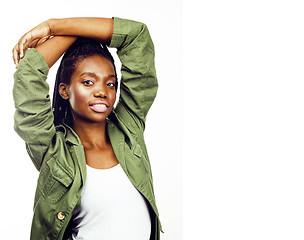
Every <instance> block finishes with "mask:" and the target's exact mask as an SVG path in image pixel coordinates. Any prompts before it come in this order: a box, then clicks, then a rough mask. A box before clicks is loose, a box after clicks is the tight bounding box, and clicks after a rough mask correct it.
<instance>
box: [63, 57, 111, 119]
mask: <svg viewBox="0 0 304 240" xmlns="http://www.w3.org/2000/svg"><path fill="white" fill-rule="evenodd" d="M115 82H116V76H115V70H114V66H113V64H112V63H111V62H110V61H109V60H107V59H105V58H103V57H101V56H97V55H96V56H91V57H87V58H85V59H83V60H82V61H81V62H80V63H79V64H78V66H77V68H76V70H75V72H74V73H73V75H72V77H71V82H70V85H66V84H64V83H61V84H60V86H59V91H60V94H61V96H62V97H63V98H65V99H68V100H69V102H70V106H71V110H72V114H73V120H74V121H86V122H90V123H93V122H96V123H97V122H104V121H105V120H106V118H107V117H108V116H109V114H110V113H111V111H112V109H113V106H114V103H115V100H116V90H115Z"/></svg>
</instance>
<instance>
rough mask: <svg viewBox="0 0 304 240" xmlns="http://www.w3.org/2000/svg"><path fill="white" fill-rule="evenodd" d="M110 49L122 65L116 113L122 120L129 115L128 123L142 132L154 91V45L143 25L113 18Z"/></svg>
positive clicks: (155, 81)
mask: <svg viewBox="0 0 304 240" xmlns="http://www.w3.org/2000/svg"><path fill="white" fill-rule="evenodd" d="M110 47H115V48H117V55H118V57H119V59H120V61H121V63H122V66H121V74H122V78H121V87H120V99H119V102H118V104H117V108H116V112H117V113H118V114H120V116H121V117H122V118H128V116H129V115H130V114H131V115H132V120H133V121H134V122H135V124H136V125H137V126H139V127H140V128H141V129H142V130H143V129H144V124H145V121H146V116H147V113H148V111H149V109H150V107H151V105H152V103H153V101H154V99H155V97H156V93H157V88H158V83H157V77H156V71H155V64H154V45H153V42H152V39H151V37H150V34H149V31H148V28H147V26H146V25H145V24H143V23H139V22H135V21H132V20H125V19H120V18H114V32H113V36H112V40H111V43H110ZM129 120H130V119H128V120H127V122H129Z"/></svg>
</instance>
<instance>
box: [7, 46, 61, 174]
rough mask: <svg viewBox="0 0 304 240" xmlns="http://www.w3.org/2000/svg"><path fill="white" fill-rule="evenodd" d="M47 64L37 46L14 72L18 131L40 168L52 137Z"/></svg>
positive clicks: (53, 131) (16, 129)
mask: <svg viewBox="0 0 304 240" xmlns="http://www.w3.org/2000/svg"><path fill="white" fill-rule="evenodd" d="M48 71H49V68H48V65H47V63H46V61H45V59H44V58H43V56H42V55H41V54H40V53H39V52H38V51H37V50H36V49H34V48H32V49H29V50H27V51H26V52H25V56H24V58H23V59H21V61H20V63H19V67H18V69H17V71H16V72H15V74H14V80H15V82H14V88H13V97H14V102H15V108H16V111H15V116H14V120H15V125H14V128H15V131H16V132H17V133H18V135H19V136H20V137H21V138H22V139H23V140H24V141H25V143H26V147H27V151H28V153H29V155H30V157H31V159H32V160H33V162H34V164H35V166H36V168H37V169H38V170H39V169H40V167H41V164H42V159H43V156H44V153H45V152H46V150H47V148H48V146H49V144H50V142H51V140H52V138H53V136H54V135H55V133H56V130H55V126H54V124H53V118H54V117H53V112H52V107H51V101H50V96H49V85H48V84H47V82H46V79H47V75H48Z"/></svg>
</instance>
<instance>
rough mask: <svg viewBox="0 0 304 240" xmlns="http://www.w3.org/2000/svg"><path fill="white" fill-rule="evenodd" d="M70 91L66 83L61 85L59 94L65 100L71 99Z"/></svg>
mask: <svg viewBox="0 0 304 240" xmlns="http://www.w3.org/2000/svg"><path fill="white" fill-rule="evenodd" d="M68 89H69V87H68V85H67V84H65V83H60V84H59V94H60V96H61V97H62V98H63V99H65V100H68V99H69V93H68Z"/></svg>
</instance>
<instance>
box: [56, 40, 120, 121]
mask: <svg viewBox="0 0 304 240" xmlns="http://www.w3.org/2000/svg"><path fill="white" fill-rule="evenodd" d="M95 55H98V56H101V57H104V58H106V59H108V60H109V61H110V62H111V63H112V64H113V66H114V71H115V75H116V68H115V64H114V59H113V57H112V55H111V53H110V52H109V50H108V48H107V46H106V45H105V44H104V43H100V42H99V41H96V40H92V39H87V38H78V39H77V40H76V41H75V42H74V43H73V44H72V45H71V46H70V47H69V48H68V49H67V51H66V52H65V54H64V55H63V57H62V59H61V62H60V65H59V68H58V71H57V74H56V81H55V87H54V93H53V104H52V108H53V114H54V124H55V125H56V126H57V125H60V124H62V123H63V122H65V123H66V124H68V125H71V124H72V114H71V107H70V104H69V101H68V100H65V99H63V98H62V97H61V95H60V93H59V85H60V83H65V84H67V85H69V84H70V81H71V77H72V75H73V73H74V72H75V70H76V68H77V66H78V64H79V63H80V62H81V61H82V60H83V59H85V58H87V57H91V56H95ZM117 86H118V82H117V81H116V85H115V89H116V91H117Z"/></svg>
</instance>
